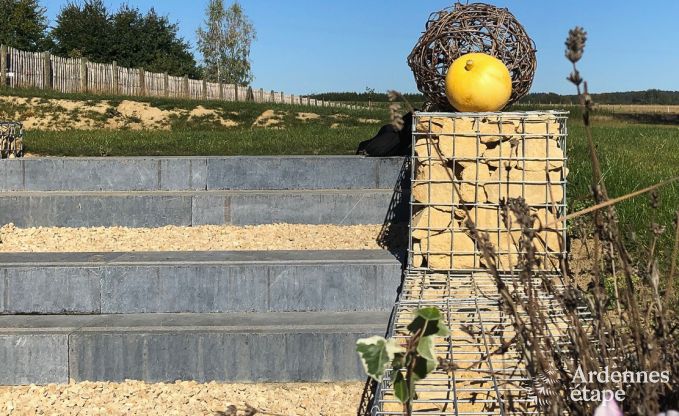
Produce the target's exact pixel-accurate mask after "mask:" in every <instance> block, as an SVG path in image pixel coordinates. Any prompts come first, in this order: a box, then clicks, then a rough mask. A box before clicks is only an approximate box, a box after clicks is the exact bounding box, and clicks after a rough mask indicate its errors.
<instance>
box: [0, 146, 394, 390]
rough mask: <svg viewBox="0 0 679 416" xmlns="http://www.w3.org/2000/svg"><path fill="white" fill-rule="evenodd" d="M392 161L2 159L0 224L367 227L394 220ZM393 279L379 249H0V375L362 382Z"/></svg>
mask: <svg viewBox="0 0 679 416" xmlns="http://www.w3.org/2000/svg"><path fill="white" fill-rule="evenodd" d="M402 164H403V159H400V158H385V159H367V158H361V157H344V156H339V157H307V156H293V157H189V158H181V157H177V158H168V157H163V158H41V159H23V160H21V159H20V160H16V159H15V160H2V161H0V190H2V193H0V207H2V209H0V223H9V222H13V223H14V224H15V225H17V226H20V227H25V226H87V227H90V226H112V225H121V226H132V227H153V226H162V225H169V224H173V225H197V224H236V225H241V224H262V223H274V222H291V223H308V224H319V223H320V224H360V223H371V224H375V223H377V224H380V223H382V222H383V221H385V218H387V219H389V220H391V221H399V220H401V219H405V217H406V216H405V210H406V207H407V204H403V203H399V199H400V198H403V195H400V194H399V192H396V193H395V192H394V188H395V185H396V184H397V183H398V182H399V180H400V179H399V174H401V173H402V171H401V168H402ZM406 199H407V197H406ZM329 238H332V236H329ZM400 282H401V261H400V260H399V255H398V253H397V254H392V253H390V252H388V251H386V250H384V251H383V250H341V251H330V250H328V251H238V252H216V251H213V252H133V253H132V252H131V253H2V254H0V362H2V363H5V364H4V365H2V366H0V384H28V383H35V384H45V383H67V382H69V380H74V381H83V380H110V381H121V380H124V379H138V380H145V381H149V382H156V381H174V380H178V379H182V380H197V381H210V380H218V381H331V380H361V379H364V373H363V370H362V368H361V366H360V363H359V362H358V359H357V355H356V353H355V347H354V345H355V340H356V339H357V338H359V337H364V336H370V335H375V334H383V333H384V332H385V331H386V329H387V324H388V320H389V313H390V311H391V309H392V307H393V304H394V301H395V299H396V296H397V290H398V288H399V285H400Z"/></svg>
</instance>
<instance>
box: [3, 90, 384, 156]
mask: <svg viewBox="0 0 679 416" xmlns="http://www.w3.org/2000/svg"><path fill="white" fill-rule="evenodd" d="M2 95H6V96H11V97H20V98H29V99H31V100H32V101H31V102H30V103H25V102H7V101H0V119H2V118H10V119H11V118H19V119H20V120H22V119H25V118H27V117H33V118H37V119H41V118H42V119H47V120H51V121H50V126H53V127H57V128H60V126H62V125H69V124H72V123H77V122H80V121H81V120H83V119H86V120H88V121H91V122H93V123H99V124H103V123H106V121H107V118H109V117H118V119H120V118H121V116H120V115H119V114H117V108H116V107H117V106H118V105H120V103H121V102H122V101H123V100H124V99H125V98H121V97H107V96H98V95H91V94H87V95H85V94H60V93H57V92H45V91H30V90H29V91H25V90H0V98H1V97H2ZM55 100H76V101H80V102H83V103H86V104H87V105H90V106H96V105H98V104H100V103H102V102H104V103H105V106H106V107H107V110H106V113H104V114H101V113H95V112H93V111H88V110H87V109H85V108H78V109H64V108H63V107H60V104H59V103H58V102H56V101H55ZM130 100H132V98H130ZM133 100H134V101H135V102H140V103H148V104H149V105H150V106H152V107H154V108H155V109H158V110H162V111H164V112H167V113H168V114H169V115H168V116H167V123H166V125H165V126H164V127H166V129H165V130H160V129H142V130H138V129H134V128H133V127H134V124H135V122H136V121H135V120H134V118H135V117H134V116H129V117H128V118H129V121H130V126H131V127H130V128H126V127H122V128H116V129H104V128H97V129H80V128H79V129H74V128H69V129H66V130H63V131H55V130H48V129H35V128H33V129H27V132H26V137H25V141H24V146H25V151H26V152H28V153H33V154H38V155H51V156H151V155H155V156H157V155H170V156H172V155H175V156H179V155H264V154H271V155H276V154H353V153H354V152H355V150H356V147H357V145H358V143H359V142H360V141H362V140H366V139H368V138H370V137H372V136H374V135H375V133H376V132H377V130H378V129H379V127H380V126H381V125H382V124H385V123H387V122H388V111H387V110H386V109H384V108H381V109H356V110H350V109H345V108H333V107H311V106H299V105H282V104H270V103H263V104H257V103H252V102H218V101H195V100H177V99H164V98H150V97H149V98H136V97H135V98H134V99H133ZM199 106H200V107H202V108H204V109H207V110H211V111H213V112H214V114H215V115H216V116H218V117H219V119H217V118H216V117H191V116H190V114H189V112H190V111H191V110H192V109H195V108H197V107H199ZM267 110H273V111H274V112H275V113H276V114H278V115H279V117H280V119H281V120H280V124H277V125H275V126H273V127H274V128H264V127H258V126H253V124H255V121H256V120H257V118H258V117H259V116H260V115H262V113H263V112H265V111H267ZM303 113H313V114H311V115H312V116H313V118H308V119H306V120H304V119H301V118H300V114H302V115H303ZM17 115H18V116H17ZM55 115H57V116H58V120H56V121H55V120H53V119H54V118H55ZM221 121H228V122H233V123H236V124H237V126H235V127H227V126H224V125H223V124H222V123H221Z"/></svg>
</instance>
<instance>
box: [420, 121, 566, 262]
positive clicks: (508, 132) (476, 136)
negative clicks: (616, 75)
mask: <svg viewBox="0 0 679 416" xmlns="http://www.w3.org/2000/svg"><path fill="white" fill-rule="evenodd" d="M566 120H567V113H564V112H555V111H550V112H503V113H423V112H419V113H415V115H414V119H413V143H412V148H413V153H412V161H413V163H412V170H411V184H412V189H411V196H410V209H411V225H410V236H409V265H410V269H411V270H430V271H432V270H433V271H436V270H439V271H441V270H443V271H461V270H471V271H483V270H486V269H487V266H488V265H487V264H484V263H485V261H484V259H483V256H482V253H481V252H480V251H479V249H478V244H477V243H478V242H477V241H475V240H474V238H473V237H472V235H471V233H470V231H469V229H468V228H467V227H466V226H465V223H466V220H467V219H470V220H472V222H473V223H474V224H475V225H476V228H477V230H478V231H479V232H481V233H487V235H488V238H489V240H490V243H492V245H493V246H494V248H495V253H496V254H497V262H498V264H497V266H498V269H499V270H506V271H511V270H514V269H516V268H517V262H518V257H519V252H520V249H519V241H518V240H519V238H520V236H521V226H520V223H519V219H518V218H515V217H514V215H513V214H512V213H511V212H510V211H509V209H508V208H507V206H506V202H507V201H508V200H509V199H510V198H518V197H522V198H523V199H524V200H525V202H526V204H527V205H528V206H529V207H530V212H531V216H532V221H533V227H534V229H535V231H536V238H535V241H534V242H533V243H534V244H535V246H536V249H537V252H536V254H537V255H538V256H539V257H540V258H541V260H542V265H543V266H544V268H545V269H551V270H559V269H560V267H559V266H560V259H561V258H563V257H564V256H565V254H566V241H565V238H566V229H565V226H564V225H563V224H562V223H561V222H557V221H556V220H557V218H559V217H561V216H563V215H565V210H566V182H567V181H566V176H567V173H568V171H567V168H566V136H567V130H566V129H567V127H566Z"/></svg>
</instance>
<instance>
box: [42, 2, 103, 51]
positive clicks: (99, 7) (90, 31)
mask: <svg viewBox="0 0 679 416" xmlns="http://www.w3.org/2000/svg"><path fill="white" fill-rule="evenodd" d="M51 35H52V38H53V41H54V48H53V52H54V53H56V54H58V55H67V56H70V57H74V58H77V57H85V58H88V59H90V60H93V61H97V62H109V61H110V60H112V59H111V56H110V51H111V43H112V36H111V21H110V17H109V14H108V10H106V6H104V2H103V1H102V0H85V2H84V3H83V4H82V5H80V4H77V3H73V2H69V3H67V4H66V5H65V6H64V7H62V8H61V10H60V11H59V15H58V16H57V20H56V26H55V27H54V29H52V32H51Z"/></svg>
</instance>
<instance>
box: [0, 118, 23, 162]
mask: <svg viewBox="0 0 679 416" xmlns="http://www.w3.org/2000/svg"><path fill="white" fill-rule="evenodd" d="M23 154H24V128H23V126H22V124H21V123H17V122H14V121H0V157H2V158H3V159H4V158H14V157H20V156H23Z"/></svg>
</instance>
